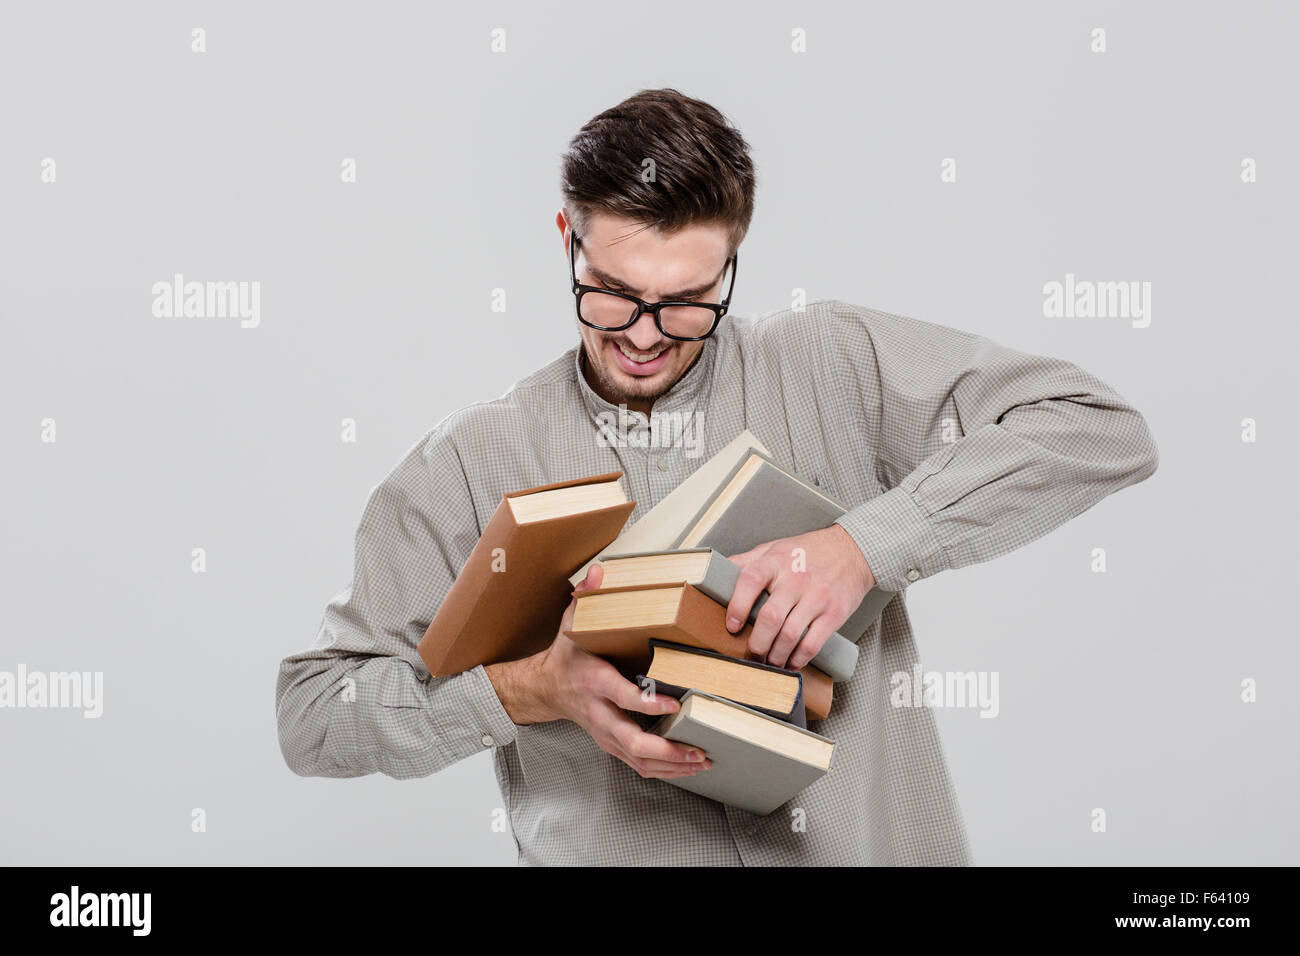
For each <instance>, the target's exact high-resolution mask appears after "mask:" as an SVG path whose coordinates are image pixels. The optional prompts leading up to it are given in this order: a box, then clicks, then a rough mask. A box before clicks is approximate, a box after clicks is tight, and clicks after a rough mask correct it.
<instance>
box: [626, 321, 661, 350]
mask: <svg viewBox="0 0 1300 956" xmlns="http://www.w3.org/2000/svg"><path fill="white" fill-rule="evenodd" d="M627 337H628V341H630V342H631V343H632V346H633V348H637V349H640V350H641V351H643V352H648V351H650V349H651V348H653V347H654V346H655V345H656V344H657V343H658V342H659V341H660V340H661V339H662V338H663V336H661V335H660V334H659V326H657V325H655V317H654V316H653V315H651V314H650V313H649V312H642V313H641V314H640V315H638V316H637V318H636V322H634V323H633V324H632V327H631V328H629V329H628V330H627Z"/></svg>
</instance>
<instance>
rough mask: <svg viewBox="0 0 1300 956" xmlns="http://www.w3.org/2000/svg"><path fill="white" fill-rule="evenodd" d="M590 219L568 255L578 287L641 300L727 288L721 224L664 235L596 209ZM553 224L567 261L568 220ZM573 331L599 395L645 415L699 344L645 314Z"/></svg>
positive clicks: (712, 297) (699, 295)
mask: <svg viewBox="0 0 1300 956" xmlns="http://www.w3.org/2000/svg"><path fill="white" fill-rule="evenodd" d="M589 219H590V221H589V222H588V223H587V225H586V232H585V233H584V234H582V235H581V236H580V237H579V240H580V241H579V244H578V247H577V257H576V259H575V261H574V271H575V274H576V275H577V277H578V282H579V283H581V284H582V285H591V286H596V287H597V288H603V289H611V290H613V291H615V292H627V293H630V294H631V295H635V296H637V297H638V298H640V299H643V300H645V301H646V302H659V301H663V300H666V299H682V298H689V299H694V300H697V301H700V302H710V303H715V302H720V301H722V296H723V295H724V294H725V293H726V291H727V290H726V288H725V287H724V286H723V278H724V272H725V273H726V278H727V281H728V282H730V270H728V269H726V268H725V266H726V262H727V259H728V257H729V254H730V250H729V248H728V242H727V239H728V236H727V230H726V227H724V226H721V225H713V224H710V225H692V226H687V227H685V228H683V229H682V230H680V231H679V232H677V233H676V234H674V235H672V236H665V235H662V234H661V233H658V232H656V231H655V230H653V229H646V228H643V227H642V226H641V225H640V224H639V223H636V222H633V221H631V220H628V219H621V218H618V217H615V216H609V215H603V214H597V215H595V216H591V217H589ZM556 222H557V224H558V225H559V226H560V231H561V232H562V233H563V235H564V254H565V259H566V262H567V259H568V254H569V224H568V222H567V220H566V219H565V217H564V213H563V212H561V213H560V214H559V215H558V216H557V217H556ZM681 293H689V294H688V295H685V296H683V295H682V294H681ZM631 308H634V306H632V305H631V303H629V309H631ZM574 321H575V322H576V321H577V319H576V318H575V319H574ZM578 329H579V331H580V332H581V333H582V342H583V345H584V346H585V347H586V354H587V360H588V361H587V363H586V366H585V373H586V378H587V383H588V384H589V385H590V386H591V387H592V389H593V390H594V391H595V392H596V394H598V395H600V396H601V397H602V398H604V399H605V400H606V401H608V402H611V403H613V404H615V405H620V404H626V405H627V406H628V408H629V409H630V410H633V411H640V412H644V413H646V414H649V412H650V405H651V403H652V402H653V401H654V400H655V399H656V398H658V397H659V396H660V395H662V394H663V393H664V392H666V391H667V390H668V389H669V388H671V387H672V385H673V384H674V383H675V382H676V381H677V380H678V379H679V378H681V377H682V376H683V375H684V374H685V373H686V372H687V371H688V370H689V369H690V367H691V364H692V363H693V362H694V361H695V359H696V357H697V356H698V355H699V354H700V350H701V349H703V348H704V342H702V341H701V342H679V341H677V340H675V339H670V338H668V337H667V336H665V335H663V334H662V333H661V332H660V331H659V327H658V326H657V325H655V320H654V316H652V315H650V313H648V312H643V313H642V314H641V315H639V316H638V317H637V320H636V322H635V324H633V325H632V326H631V327H629V328H626V329H623V330H622V331H620V332H601V331H599V330H597V329H593V328H591V327H590V326H588V325H584V324H583V323H581V322H578Z"/></svg>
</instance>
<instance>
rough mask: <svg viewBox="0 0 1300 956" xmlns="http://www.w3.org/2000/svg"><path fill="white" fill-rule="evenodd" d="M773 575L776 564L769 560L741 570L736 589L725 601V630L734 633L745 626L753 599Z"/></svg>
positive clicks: (752, 605) (765, 587) (770, 580)
mask: <svg viewBox="0 0 1300 956" xmlns="http://www.w3.org/2000/svg"><path fill="white" fill-rule="evenodd" d="M775 576H776V565H775V564H774V563H773V562H771V561H763V560H759V561H756V562H754V563H752V564H750V565H748V566H747V567H745V568H743V569H742V570H741V572H740V577H739V578H738V579H737V581H736V589H735V590H734V591H732V592H731V600H730V601H728V602H727V630H729V631H730V632H731V633H732V634H735V633H736V632H737V631H739V630H740V629H741V628H743V627H744V626H745V622H746V621H748V620H749V612H750V610H751V609H753V607H754V601H755V600H757V599H758V596H759V595H760V594H762V593H763V591H764V590H765V589H767V587H768V585H769V584H771V583H772V579H773V578H774V577H775ZM769 603H770V600H769ZM751 646H752V645H751Z"/></svg>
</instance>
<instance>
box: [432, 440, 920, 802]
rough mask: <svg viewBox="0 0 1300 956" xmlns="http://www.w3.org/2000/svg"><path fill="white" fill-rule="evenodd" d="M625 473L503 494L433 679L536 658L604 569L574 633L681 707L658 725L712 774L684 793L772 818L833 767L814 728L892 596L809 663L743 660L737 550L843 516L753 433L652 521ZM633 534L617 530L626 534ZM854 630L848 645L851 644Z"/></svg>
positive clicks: (576, 616)
mask: <svg viewBox="0 0 1300 956" xmlns="http://www.w3.org/2000/svg"><path fill="white" fill-rule="evenodd" d="M619 478H621V473H620V472H613V473H610V474H605V475H598V476H595V477H591V478H580V479H576V480H573V481H567V482H560V483H558V484H552V485H542V486H539V487H536V488H530V489H526V490H524V491H519V492H512V493H510V494H507V495H506V496H505V499H504V500H503V501H502V503H501V505H500V506H499V507H498V509H497V511H496V513H495V515H494V516H493V518H492V520H491V521H490V522H489V524H488V525H487V527H486V528H485V529H484V532H483V535H482V536H481V538H480V540H479V542H478V544H477V545H476V546H475V548H474V549H473V551H472V552H471V554H470V556H469V559H468V560H467V561H466V563H465V567H464V568H462V569H461V571H460V573H459V575H458V576H457V578H456V582H455V584H454V585H453V586H452V589H451V591H450V592H449V593H448V595H447V597H446V599H445V600H444V601H443V604H442V606H441V607H440V608H439V610H438V613H437V614H436V615H435V617H434V619H433V621H432V622H431V623H430V624H429V627H428V629H427V631H426V633H425V635H424V638H423V639H422V640H421V642H420V645H419V653H420V656H421V658H422V659H423V660H424V662H425V665H426V666H427V667H428V669H429V672H430V674H432V675H433V676H435V677H437V676H446V675H450V674H455V673H459V672H461V671H464V670H468V669H470V668H472V667H475V666H477V665H479V664H488V663H495V662H499V661H504V660H512V659H516V658H519V657H525V656H528V655H529V654H533V653H536V652H537V651H538V650H541V649H542V648H544V647H546V646H547V645H548V644H549V643H550V641H551V640H553V638H554V636H555V629H556V627H557V625H558V623H559V620H560V618H561V616H562V614H563V611H564V608H565V606H566V605H567V604H568V602H569V600H570V598H571V597H572V586H573V585H577V584H579V583H581V582H582V581H583V579H584V578H585V577H586V573H587V569H588V567H589V566H590V565H591V564H592V563H594V562H599V563H600V565H601V568H602V570H603V572H604V573H603V577H602V580H601V586H600V588H599V589H597V590H594V591H587V592H583V593H581V594H579V595H578V597H577V602H576V605H575V607H574V613H573V619H572V624H571V627H570V628H569V629H568V630H566V631H565V632H564V633H565V634H566V636H568V637H569V638H571V639H572V640H573V641H575V642H576V643H577V644H579V645H580V646H582V647H583V648H585V649H586V650H588V651H590V652H591V653H593V654H596V655H598V656H601V657H604V658H605V659H607V660H609V661H610V662H611V663H613V664H614V665H615V666H616V667H618V668H619V669H620V671H621V672H623V673H624V674H625V676H627V677H628V678H629V679H633V680H636V681H638V683H640V684H641V686H642V687H645V688H647V689H651V688H652V689H653V691H654V692H656V693H662V694H670V695H671V696H674V697H676V698H678V699H679V700H680V701H681V707H680V709H679V710H678V711H677V712H676V713H674V714H670V715H667V716H665V717H662V718H660V719H659V720H658V721H657V722H656V723H655V724H653V725H652V726H650V727H649V728H648V729H649V730H650V731H651V732H653V733H657V734H660V735H662V736H663V737H665V738H667V739H670V740H676V741H680V742H683V743H687V744H691V745H693V746H696V747H698V748H699V749H701V750H703V751H704V752H705V753H706V754H708V756H709V758H710V760H711V761H712V766H711V767H710V769H708V770H704V771H701V772H699V773H697V774H695V775H694V776H692V777H683V778H680V779H673V780H665V781H664V782H665V783H669V784H671V785H673V786H677V787H681V788H682V789H685V790H690V791H693V792H695V793H698V794H700V795H702V796H706V797H709V798H711V799H714V800H718V801H721V802H723V803H726V804H729V805H731V806H736V807H740V808H743V809H747V810H750V811H751V812H755V813H769V812H771V811H772V810H774V809H776V808H777V807H779V806H781V805H782V804H783V803H785V802H786V801H787V800H789V799H790V798H791V797H793V796H795V795H796V794H797V793H799V792H800V791H801V790H803V789H804V788H805V787H807V786H808V785H809V784H810V783H812V782H814V781H815V780H817V779H820V778H821V777H822V776H824V775H825V774H826V773H827V772H829V770H830V764H831V755H832V753H833V751H834V747H835V744H834V742H832V741H831V740H829V739H827V738H826V737H823V736H822V735H820V734H818V733H816V732H814V731H813V730H811V729H809V727H808V724H809V723H810V722H812V721H817V720H824V719H825V718H826V717H827V715H828V714H829V713H830V709H831V705H832V700H833V684H834V682H836V681H843V680H847V679H848V678H849V677H851V676H852V675H853V671H854V668H855V666H856V664H857V651H858V648H857V644H856V643H855V642H856V641H857V639H858V638H860V637H861V636H862V634H863V632H865V630H866V629H867V628H868V627H869V626H870V625H871V624H872V623H873V622H874V621H875V620H876V619H877V618H878V617H879V616H880V612H881V611H882V610H883V609H884V607H885V605H886V604H887V603H888V602H889V600H890V599H892V598H893V597H894V592H890V591H881V590H880V589H879V588H877V589H873V590H872V591H871V592H870V593H869V594H868V595H867V597H866V598H865V599H864V601H863V602H862V604H861V606H859V607H858V609H857V610H856V611H855V612H854V614H853V615H852V616H850V618H849V620H848V621H846V622H845V624H844V625H843V626H842V627H841V629H840V632H838V633H835V634H832V635H831V637H830V639H828V640H827V641H826V643H825V645H824V646H823V647H822V649H821V651H819V653H818V654H817V656H816V657H815V658H814V659H813V660H812V662H811V663H809V664H808V665H806V666H805V667H803V668H801V669H799V670H787V669H784V668H778V667H773V666H771V665H768V664H765V663H761V662H756V661H750V660H746V659H745V654H746V647H747V645H748V642H749V635H750V631H751V629H752V627H753V622H754V620H755V618H756V615H757V613H758V610H759V609H760V608H761V607H762V604H763V602H764V601H765V600H766V599H767V595H766V594H762V595H760V597H759V599H758V600H757V601H755V603H754V607H753V609H752V610H751V612H750V616H749V622H748V623H747V624H746V625H745V627H743V628H742V629H741V630H740V631H739V632H737V633H735V634H732V633H731V632H730V631H728V630H727V629H726V626H725V616H726V606H727V604H728V603H729V602H730V600H731V596H732V593H733V592H734V590H735V587H736V583H737V581H738V579H739V576H740V568H739V566H737V565H736V564H735V563H734V562H732V561H730V560H729V559H728V558H727V555H733V554H739V553H741V552H744V551H748V550H750V549H751V548H754V547H756V546H757V545H759V544H761V543H763V542H766V541H771V540H774V539H777V538H785V537H791V536H794V535H798V534H804V533H806V532H809V531H814V530H818V529H820V528H825V527H827V526H829V525H830V524H832V523H833V522H834V521H835V519H836V518H838V517H839V516H840V515H842V514H843V513H844V512H845V510H846V509H845V508H844V506H842V505H840V504H839V503H838V502H836V501H834V500H833V499H831V498H829V497H827V496H826V495H824V494H822V493H821V492H820V491H819V490H818V489H817V488H815V487H813V486H812V485H810V484H808V483H807V482H805V481H803V480H802V479H800V478H799V477H797V476H796V475H794V474H792V473H791V472H789V471H787V470H785V469H783V468H781V467H780V466H779V465H777V463H776V462H775V461H773V460H772V458H771V456H770V454H769V453H768V451H767V449H766V448H764V447H763V446H762V444H761V443H760V442H759V441H758V439H757V438H755V436H754V435H752V434H751V433H749V432H748V431H746V432H742V433H741V435H740V436H738V437H737V438H736V439H735V440H734V441H732V442H731V443H730V444H729V445H728V446H727V447H726V448H724V449H722V451H720V452H719V453H718V454H717V455H715V456H714V457H713V458H712V459H710V460H709V461H708V462H706V463H705V464H704V465H702V466H701V467H700V468H699V469H697V470H696V471H695V473H693V474H692V475H691V476H690V477H689V478H687V479H686V480H685V481H684V482H682V484H681V485H680V486H678V487H677V488H676V489H674V490H673V491H672V492H671V493H670V494H669V495H667V496H666V497H665V498H664V499H663V500H662V501H661V502H660V503H659V504H658V505H656V506H655V507H654V508H652V509H651V510H650V511H649V512H648V513H647V514H646V515H645V516H644V517H642V518H641V520H639V521H637V522H636V523H634V524H633V525H631V526H630V527H628V528H626V529H624V528H623V525H624V523H625V522H626V520H627V517H628V515H629V514H630V513H631V511H632V510H633V509H634V508H635V506H636V503H635V502H630V501H628V500H627V498H626V495H625V494H624V493H623V490H622V487H621V484H620V483H619ZM620 532H621V533H620ZM846 635H847V636H846Z"/></svg>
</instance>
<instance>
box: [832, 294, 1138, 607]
mask: <svg viewBox="0 0 1300 956" xmlns="http://www.w3.org/2000/svg"><path fill="white" fill-rule="evenodd" d="M831 316H832V321H831V336H830V341H831V345H832V349H833V367H834V368H835V369H836V370H837V372H836V374H837V375H838V377H839V379H840V387H841V389H842V390H843V391H844V392H845V394H846V395H847V400H849V401H850V402H853V403H854V404H855V408H856V410H857V411H858V413H859V414H860V415H861V425H862V428H863V431H864V435H863V440H864V445H865V446H866V447H868V448H873V449H874V454H875V462H874V463H875V468H876V470H877V477H878V480H879V481H880V483H881V485H882V487H884V488H885V489H886V490H885V492H884V493H883V494H880V495H878V496H877V497H875V498H871V499H869V500H867V501H865V502H862V503H859V504H857V505H856V506H854V507H852V508H850V510H849V511H848V512H847V513H846V514H844V515H843V516H842V517H841V518H840V519H839V520H838V521H837V522H836V523H837V524H839V525H841V526H842V527H843V528H844V529H845V530H846V531H847V532H848V533H849V535H850V536H851V537H852V538H853V540H854V542H855V543H856V544H857V545H858V547H859V548H860V549H861V551H862V553H863V555H864V556H865V557H866V559H867V563H868V564H869V565H870V566H871V569H872V572H873V573H874V575H875V578H876V581H877V585H878V586H879V587H881V588H884V589H887V590H891V591H899V590H902V589H903V588H906V587H907V586H908V585H909V584H913V583H915V582H916V581H919V580H921V579H923V578H926V577H929V576H931V575H933V574H936V573H938V572H939V571H944V570H950V569H954V568H960V567H964V566H966V565H970V564H975V563H977V562H982V561H988V560H990V559H992V558H995V557H998V556H1000V555H1003V554H1006V553H1007V552H1009V551H1012V550H1014V549H1016V548H1018V547H1021V546H1022V545H1025V544H1027V543H1029V542H1030V541H1033V540H1034V539H1036V538H1038V537H1041V536H1042V535H1044V534H1046V533H1047V532H1049V531H1051V530H1052V529H1054V528H1056V527H1058V526H1060V525H1061V524H1064V523H1065V522H1066V521H1068V520H1069V519H1070V518H1072V517H1074V516H1075V515H1078V514H1080V513H1081V512H1083V511H1085V510H1087V509H1088V508H1090V507H1092V505H1094V504H1096V503H1097V502H1098V501H1100V500H1101V499H1102V498H1104V497H1105V496H1106V495H1108V494H1111V493H1112V492H1114V491H1118V490H1119V489H1120V488H1123V487H1125V486H1127V485H1131V484H1135V483H1137V482H1139V481H1143V480H1144V479H1146V478H1148V477H1150V475H1151V474H1152V473H1154V472H1155V470H1156V466H1157V463H1158V461H1159V454H1158V450H1157V447H1156V442H1155V439H1154V438H1153V436H1152V434H1151V430H1150V429H1149V428H1148V426H1147V423H1146V421H1145V419H1144V418H1143V416H1142V415H1141V414H1140V413H1139V412H1138V411H1137V410H1136V409H1135V408H1134V407H1133V406H1132V405H1130V404H1129V403H1128V402H1127V401H1125V400H1124V399H1123V398H1122V397H1121V396H1120V395H1119V394H1118V393H1117V392H1116V391H1115V390H1114V389H1112V388H1111V387H1110V386H1108V385H1106V384H1105V383H1104V382H1102V381H1100V380H1098V379H1097V378H1095V377H1094V376H1092V375H1090V374H1089V373H1088V372H1085V371H1084V370H1083V369H1081V368H1079V367H1078V366H1076V365H1073V364H1071V363H1069V362H1066V361H1062V360H1060V359H1055V358H1050V357H1046V356H1041V355H1032V354H1028V353H1025V352H1020V351H1016V350H1015V349H1011V348H1007V347H1005V346H1002V345H999V344H997V343H996V342H993V341H990V340H989V339H987V338H985V337H983V336H979V335H974V334H972V333H969V332H963V331H960V330H957V329H952V328H948V327H946V326H942V325H937V324H934V323H930V322H923V321H920V320H918V319H911V318H907V317H904V316H897V315H890V314H887V313H883V312H877V311H875V310H872V309H865V308H861V307H858V306H853V305H849V304H847V303H842V302H835V303H832V307H831Z"/></svg>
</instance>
